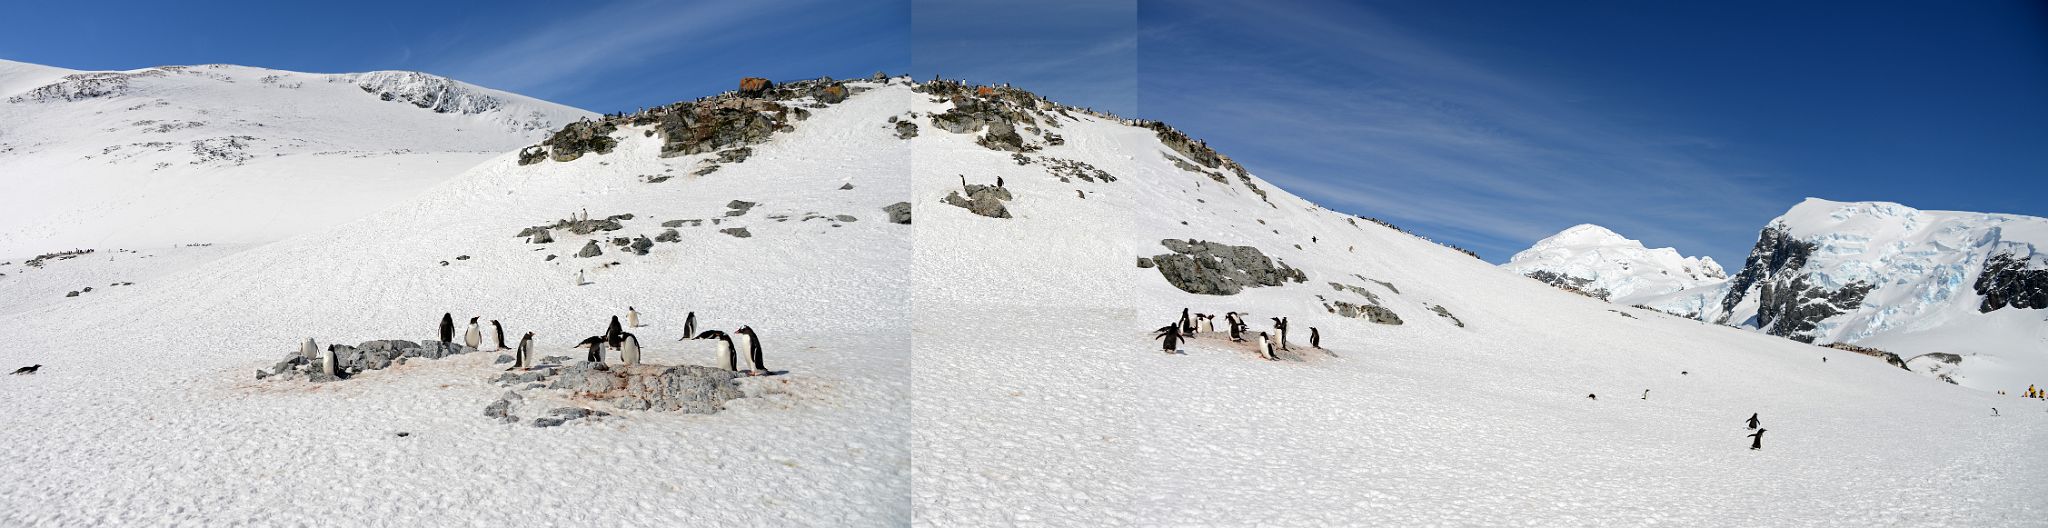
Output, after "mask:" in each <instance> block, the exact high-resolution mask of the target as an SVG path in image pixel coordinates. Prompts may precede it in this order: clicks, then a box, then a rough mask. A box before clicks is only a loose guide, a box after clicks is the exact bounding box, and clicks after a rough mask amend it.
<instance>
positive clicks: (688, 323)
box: [678, 312, 697, 341]
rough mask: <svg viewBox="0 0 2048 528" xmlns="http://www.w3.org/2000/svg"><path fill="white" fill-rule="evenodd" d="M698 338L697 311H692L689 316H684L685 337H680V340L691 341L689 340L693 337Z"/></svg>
mask: <svg viewBox="0 0 2048 528" xmlns="http://www.w3.org/2000/svg"><path fill="white" fill-rule="evenodd" d="M696 338H697V312H690V315H689V317H684V318H683V338H682V339H679V340H678V341H689V340H691V339H696Z"/></svg>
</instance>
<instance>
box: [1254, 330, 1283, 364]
mask: <svg viewBox="0 0 2048 528" xmlns="http://www.w3.org/2000/svg"><path fill="white" fill-rule="evenodd" d="M1259 357H1263V358H1266V360H1267V361H1279V360H1280V356H1278V355H1274V354H1273V340H1271V339H1267V338H1266V333H1265V332H1259Z"/></svg>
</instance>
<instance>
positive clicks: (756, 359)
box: [733, 326, 768, 376]
mask: <svg viewBox="0 0 2048 528" xmlns="http://www.w3.org/2000/svg"><path fill="white" fill-rule="evenodd" d="M733 332H734V333H737V334H739V335H740V336H741V337H745V338H746V339H747V362H748V363H750V364H752V365H751V366H752V367H754V371H755V372H758V373H760V374H761V375H764V376H765V375H767V374H768V366H767V365H762V364H761V336H759V335H756V334H754V327H751V326H741V327H740V329H739V330H734V331H733Z"/></svg>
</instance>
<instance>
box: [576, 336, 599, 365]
mask: <svg viewBox="0 0 2048 528" xmlns="http://www.w3.org/2000/svg"><path fill="white" fill-rule="evenodd" d="M605 342H606V341H605V338H604V336H590V337H586V338H583V340H582V341H578V342H577V343H576V346H575V347H572V348H584V349H589V353H587V354H584V355H583V360H584V361H589V362H591V363H604V344H605Z"/></svg>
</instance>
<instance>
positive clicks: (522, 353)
mask: <svg viewBox="0 0 2048 528" xmlns="http://www.w3.org/2000/svg"><path fill="white" fill-rule="evenodd" d="M533 360H534V357H533V332H527V333H526V335H525V336H524V337H520V338H519V349H517V350H513V351H512V368H533V364H534V361H533Z"/></svg>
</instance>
